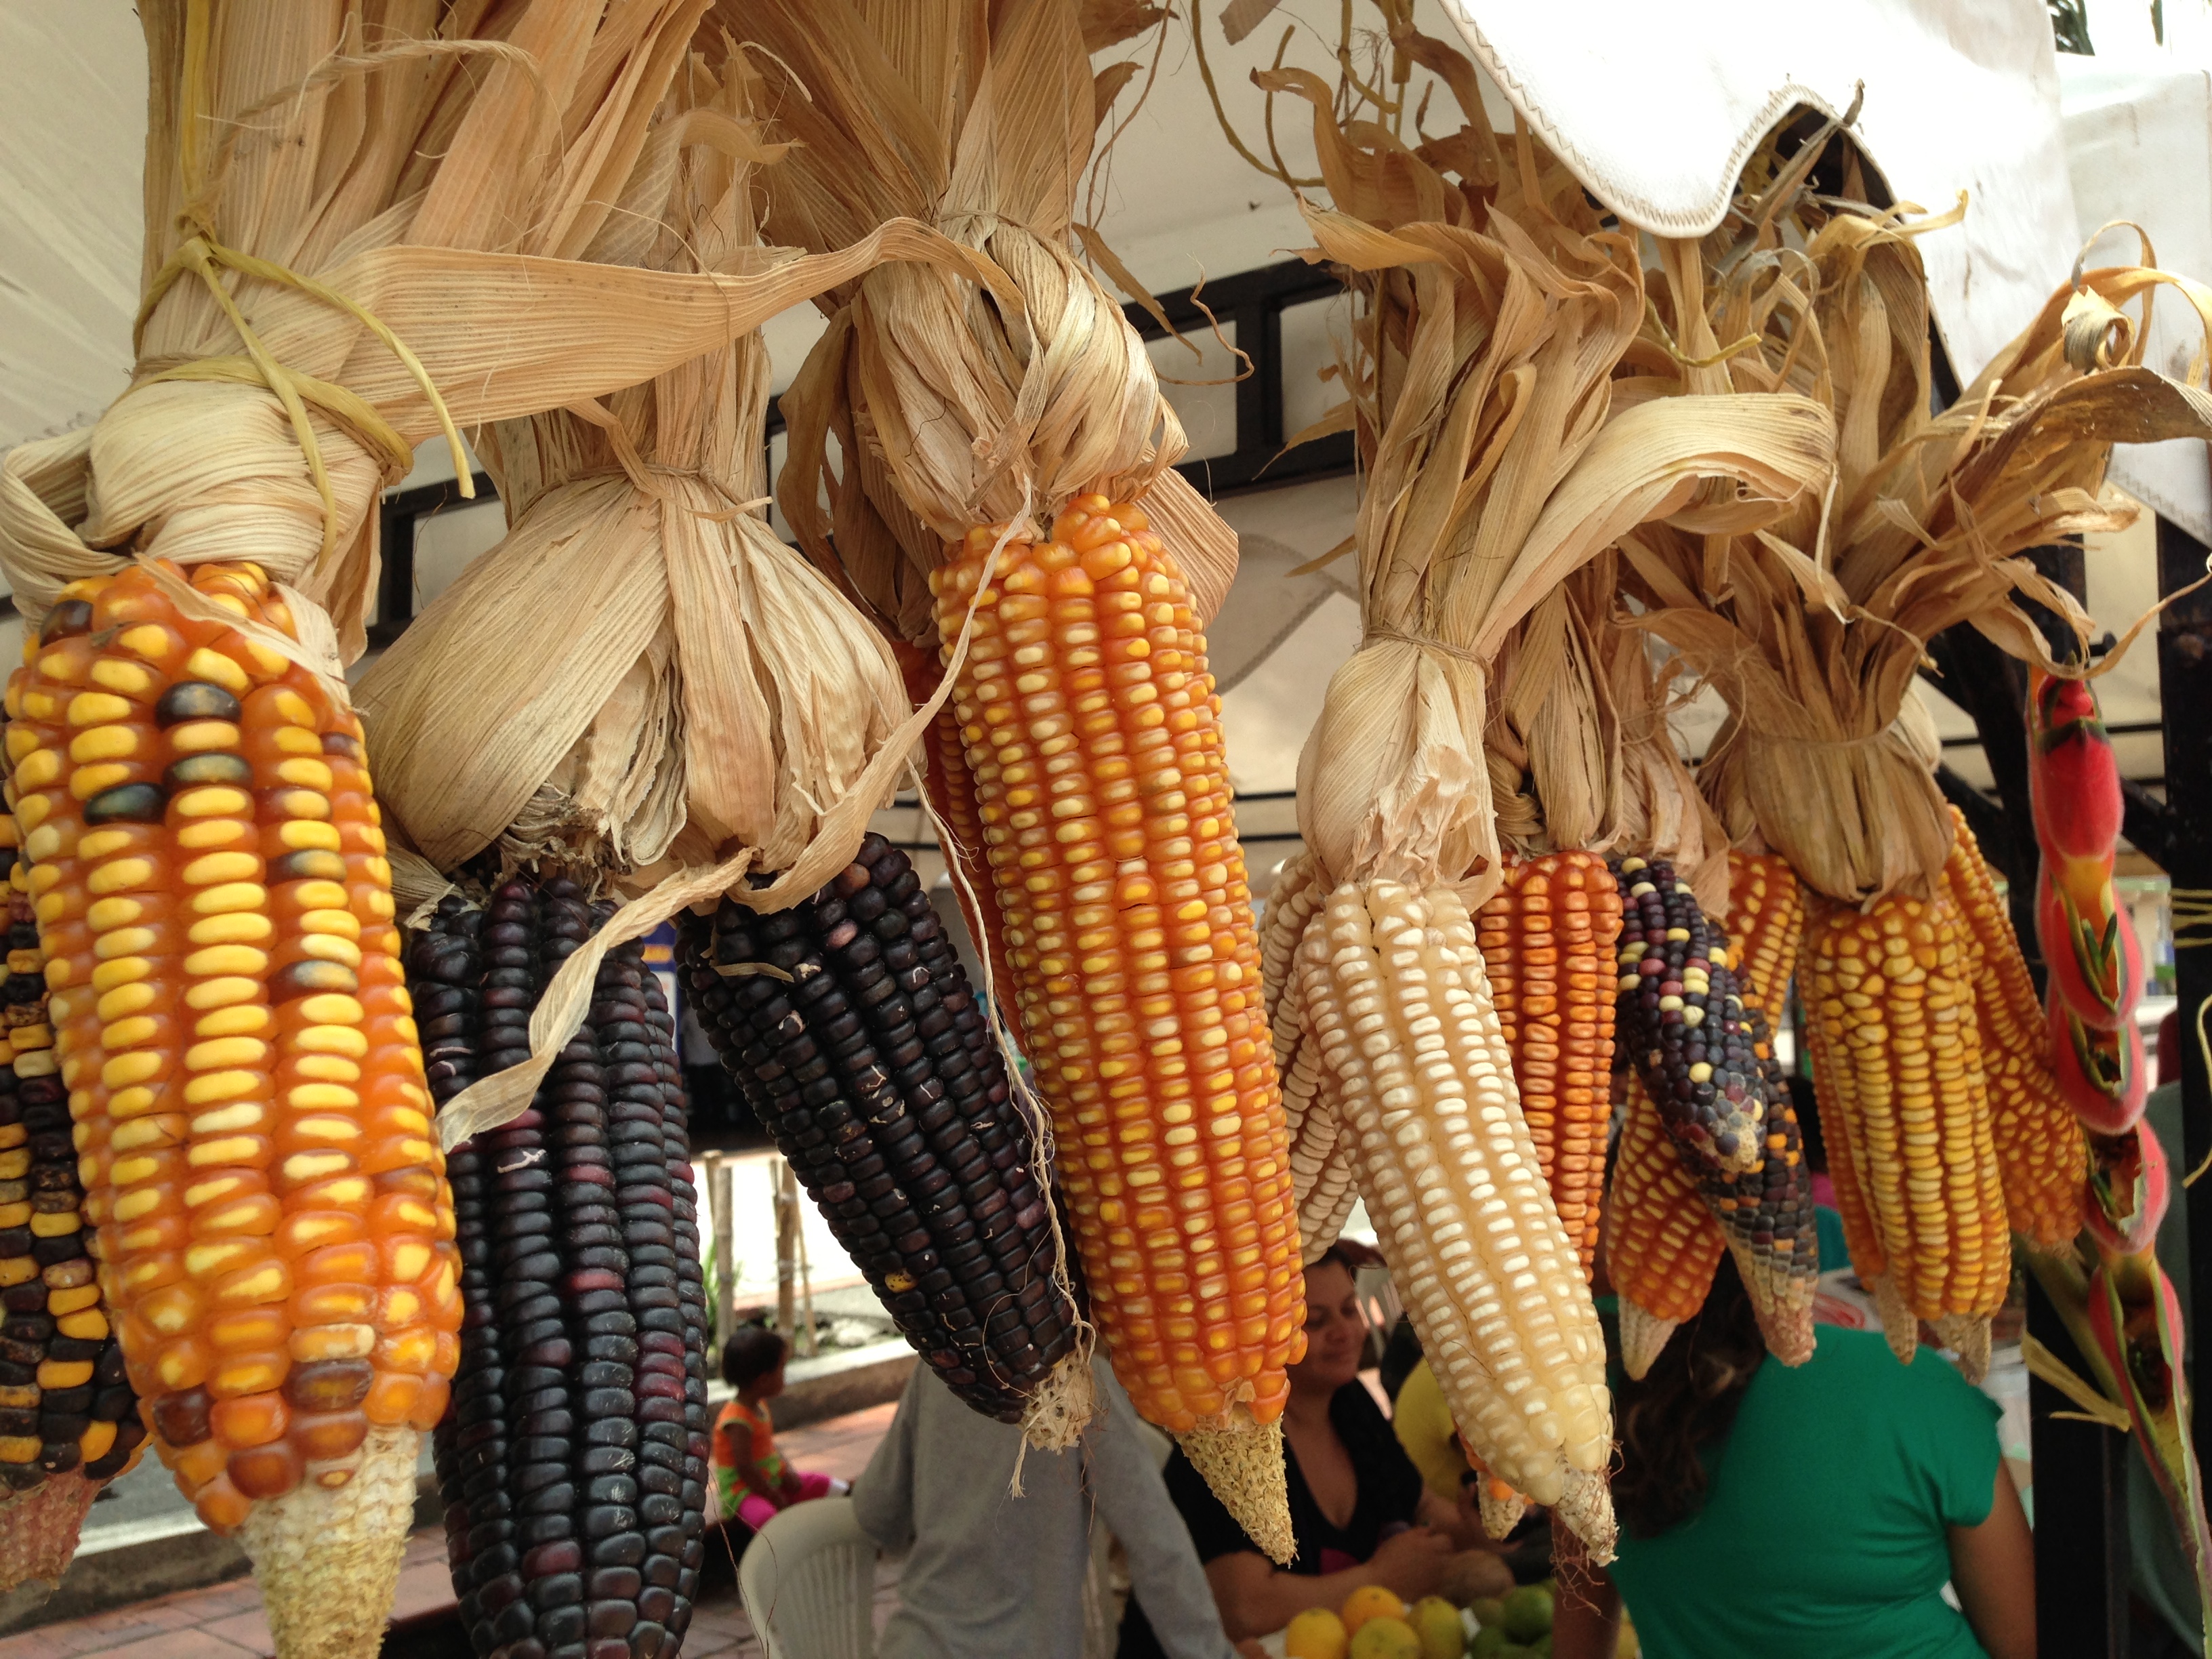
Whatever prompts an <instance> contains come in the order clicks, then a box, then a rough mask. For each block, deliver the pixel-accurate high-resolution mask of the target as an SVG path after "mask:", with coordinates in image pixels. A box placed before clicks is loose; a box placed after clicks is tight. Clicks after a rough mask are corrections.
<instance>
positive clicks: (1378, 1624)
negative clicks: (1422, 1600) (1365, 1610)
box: [1350, 1613, 1421, 1659]
mask: <svg viewBox="0 0 2212 1659" xmlns="http://www.w3.org/2000/svg"><path fill="white" fill-rule="evenodd" d="M1350 1659H1421V1638H1419V1637H1418V1636H1416V1635H1414V1634H1413V1626H1411V1625H1409V1624H1407V1622H1406V1621H1405V1620H1402V1619H1394V1618H1392V1617H1391V1616H1390V1615H1389V1613H1377V1614H1376V1616H1375V1617H1373V1618H1371V1619H1370V1620H1368V1621H1367V1622H1366V1623H1365V1624H1364V1625H1362V1626H1360V1627H1359V1633H1358V1635H1356V1636H1354V1637H1353V1638H1352V1651H1351V1655H1350Z"/></svg>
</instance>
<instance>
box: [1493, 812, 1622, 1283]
mask: <svg viewBox="0 0 2212 1659" xmlns="http://www.w3.org/2000/svg"><path fill="white" fill-rule="evenodd" d="M1475 927H1476V939H1477V941H1478V943H1479V945H1480V949H1481V951H1482V961H1483V966H1484V967H1485V968H1486V969H1488V971H1489V974H1490V989H1491V994H1492V995H1493V996H1495V997H1496V998H1497V1000H1498V1024H1500V1025H1501V1026H1502V1027H1503V1028H1504V1033H1505V1044H1506V1048H1508V1049H1509V1050H1510V1052H1511V1054H1512V1056H1513V1079H1514V1081H1515V1082H1516V1084H1518V1085H1520V1090H1521V1110H1522V1115H1523V1116H1525V1117H1526V1118H1527V1119H1528V1134H1529V1138H1530V1139H1533V1140H1534V1142H1535V1143H1536V1156H1537V1158H1539V1160H1541V1163H1542V1164H1543V1166H1544V1179H1545V1181H1546V1182H1547V1183H1549V1185H1550V1187H1551V1189H1552V1201H1553V1204H1554V1205H1555V1206H1558V1209H1559V1223H1560V1225H1562V1226H1564V1227H1565V1229H1566V1230H1567V1237H1568V1239H1569V1240H1570V1241H1571V1242H1572V1243H1574V1245H1575V1247H1576V1249H1577V1251H1578V1252H1579V1253H1580V1255H1581V1257H1582V1264H1583V1273H1584V1274H1585V1275H1587V1274H1588V1273H1589V1271H1590V1264H1591V1263H1592V1262H1593V1261H1595V1260H1596V1258H1597V1235H1598V1218H1599V1209H1600V1203H1599V1200H1600V1199H1601V1196H1602V1194H1603V1193H1604V1190H1605V1126H1606V1120H1607V1115H1608V1114H1609V1110H1610V1103H1609V1101H1608V1098H1607V1097H1608V1095H1609V1093H1610V1089H1611V1082H1612V1076H1613V996H1614V992H1613V981H1614V978H1615V969H1614V965H1613V951H1614V947H1615V945H1617V944H1618V942H1619V940H1620V889H1619V887H1618V886H1617V885H1616V884H1615V883H1614V881H1613V872H1612V871H1610V870H1608V869H1607V867H1606V863H1605V860H1604V859H1603V858H1601V857H1600V856H1599V855H1598V854H1595V853H1547V854H1543V855H1542V856H1541V857H1538V858H1533V859H1527V860H1516V861H1514V862H1512V863H1510V864H1508V865H1507V866H1506V870H1505V882H1504V885H1503V886H1501V887H1500V888H1499V889H1498V891H1497V892H1496V893H1495V894H1493V895H1492V896H1491V899H1490V901H1489V902H1488V903H1486V904H1485V905H1484V906H1483V907H1482V909H1481V911H1480V914H1479V915H1477V916H1476V918H1475Z"/></svg>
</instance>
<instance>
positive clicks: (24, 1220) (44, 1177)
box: [0, 640, 146, 1593]
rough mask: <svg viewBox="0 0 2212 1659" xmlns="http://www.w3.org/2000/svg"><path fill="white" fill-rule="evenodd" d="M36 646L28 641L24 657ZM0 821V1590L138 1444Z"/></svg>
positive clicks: (26, 920) (61, 1567)
mask: <svg viewBox="0 0 2212 1659" xmlns="http://www.w3.org/2000/svg"><path fill="white" fill-rule="evenodd" d="M39 649H40V641H36V640H33V641H29V643H28V647H27V654H29V655H31V656H32V657H33V658H35V656H36V654H37V653H38V651H39ZM20 847H21V838H20V835H19V832H18V831H17V829H16V827H15V819H14V818H13V817H9V816H0V848H6V849H7V850H6V852H5V854H4V856H5V857H6V859H7V860H8V865H9V881H8V886H9V890H8V909H9V925H8V976H7V980H6V982H5V983H4V985H0V1014H3V1015H4V1018H5V1020H6V1027H5V1030H6V1034H7V1042H8V1051H9V1063H8V1064H7V1066H5V1067H4V1068H0V1223H4V1224H5V1225H4V1229H0V1308H4V1310H5V1312H6V1318H5V1320H4V1321H0V1487H4V1490H0V1593H4V1592H5V1591H8V1590H12V1589H15V1586H16V1585H18V1584H20V1583H24V1582H25V1581H26V1580H28V1579H33V1578H37V1579H44V1580H46V1581H48V1582H49V1583H51V1582H52V1581H55V1580H58V1579H59V1578H60V1577H61V1576H62V1574H63V1572H64V1571H66V1570H67V1568H68V1566H69V1564H70V1557H71V1556H73V1555H75V1554H76V1543H77V1534H78V1533H79V1532H80V1531H81V1530H82V1528H83V1525H84V1517H85V1514H86V1512H87V1511H88V1510H90V1508H91V1507H92V1500H93V1499H94V1497H96V1496H97V1495H98V1494H99V1492H100V1487H101V1486H105V1485H106V1483H107V1482H108V1481H110V1480H113V1479H114V1478H115V1477H116V1476H117V1475H118V1474H122V1473H123V1472H124V1471H125V1469H127V1468H130V1467H131V1465H133V1464H135V1463H136V1462H137V1460H138V1455H139V1451H140V1447H141V1444H142V1443H143V1441H144V1439H145V1437H146V1430H145V1425H143V1424H142V1423H141V1422H140V1421H139V1419H138V1402H137V1395H135V1394H134V1393H133V1392H132V1391H131V1385H130V1382H129V1380H128V1378H127V1376H125V1368H124V1358H123V1350H122V1348H121V1347H120V1346H118V1343H117V1342H116V1340H115V1338H114V1336H113V1334H112V1331H111V1329H110V1324H109V1320H108V1316H107V1309H106V1298H105V1297H103V1296H102V1294H101V1292H100V1286H99V1285H98V1284H97V1282H96V1277H97V1274H96V1268H95V1258H96V1253H97V1248H98V1246H97V1241H96V1237H95V1236H94V1234H91V1233H88V1232H87V1231H84V1225H83V1212H84V1188H83V1187H82V1184H81V1183H80V1182H79V1181H78V1178H77V1167H76V1147H75V1145H74V1143H73V1141H72V1139H71V1136H70V1115H69V1106H68V1100H67V1095H68V1091H67V1090H66V1089H65V1088H64V1085H63V1083H62V1080H61V1077H60V1075H59V1070H58V1065H57V1062H56V1059H55V1054H54V1036H53V1027H52V1024H51V1022H50V1020H49V1018H48V1012H47V1001H48V993H47V990H46V958H45V957H44V955H43V954H42V953H41V952H40V949H39V929H38V925H37V921H36V919H35V917H34V915H33V910H32V902H31V866H30V863H29V861H28V860H27V859H26V858H24V857H23V856H22V855H21V852H20V850H19V849H20Z"/></svg>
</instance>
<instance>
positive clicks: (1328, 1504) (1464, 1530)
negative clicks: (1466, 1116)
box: [1121, 1246, 1513, 1659]
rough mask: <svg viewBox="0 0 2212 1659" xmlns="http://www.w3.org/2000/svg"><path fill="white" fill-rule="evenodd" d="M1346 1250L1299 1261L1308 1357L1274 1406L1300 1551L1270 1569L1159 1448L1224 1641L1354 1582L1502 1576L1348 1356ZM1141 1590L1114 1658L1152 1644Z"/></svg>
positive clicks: (1475, 1583) (1191, 1474) (1432, 1586)
mask: <svg viewBox="0 0 2212 1659" xmlns="http://www.w3.org/2000/svg"><path fill="white" fill-rule="evenodd" d="M1352 1267H1353V1263H1352V1255H1351V1254H1350V1253H1349V1251H1347V1250H1346V1249H1344V1248H1343V1247H1341V1246H1332V1247H1331V1248H1330V1249H1328V1250H1327V1251H1326V1252H1324V1253H1323V1254H1322V1256H1321V1258H1320V1259H1319V1260H1318V1261H1315V1262H1314V1263H1313V1265H1312V1266H1310V1267H1308V1268H1307V1269H1306V1355H1305V1358H1304V1359H1302V1360H1300V1361H1299V1362H1298V1363H1297V1364H1295V1365H1293V1366H1291V1368H1290V1381H1291V1397H1290V1402H1289V1404H1287V1405H1286V1406H1285V1407H1284V1408H1283V1473H1284V1474H1285V1478H1286V1480H1287V1481H1288V1484H1289V1486H1290V1500H1291V1533H1292V1534H1293V1536H1294V1537H1295V1538H1296V1540H1297V1547H1298V1553H1297V1559H1294V1560H1293V1561H1292V1562H1291V1565H1289V1566H1288V1567H1283V1568H1278V1567H1277V1566H1275V1565H1274V1564H1273V1562H1271V1561H1269V1560H1268V1559H1267V1557H1266V1556H1265V1555H1263V1554H1262V1553H1261V1551H1260V1547H1259V1546H1258V1545H1256V1544H1255V1543H1254V1542H1253V1541H1251V1540H1250V1539H1249V1538H1248V1537H1247V1536H1246V1535H1245V1534H1244V1529H1243V1528H1242V1527H1240V1526H1238V1525H1237V1522H1235V1521H1233V1520H1231V1518H1230V1515H1229V1511H1228V1510H1225V1509H1224V1508H1223V1507H1222V1505H1221V1501H1220V1500H1219V1499H1218V1498H1216V1497H1214V1495H1213V1494H1212V1492H1210V1491H1208V1490H1207V1488H1206V1482H1205V1480H1203V1479H1201V1478H1200V1475H1199V1473H1198V1471H1197V1470H1196V1469H1194V1468H1192V1467H1191V1465H1190V1462H1189V1461H1188V1459H1186V1458H1185V1457H1184V1456H1183V1455H1182V1453H1181V1452H1179V1451H1178V1452H1176V1454H1175V1455H1173V1456H1172V1457H1170V1459H1169V1460H1168V1466H1167V1470H1166V1476H1167V1485H1168V1495H1169V1496H1170V1498H1173V1499H1174V1500H1175V1505H1176V1509H1177V1510H1180V1511H1181V1512H1182V1518H1183V1523H1184V1524H1185V1525H1186V1526H1188V1528H1190V1538H1191V1542H1192V1543H1193V1544H1194V1545H1195V1546H1196V1547H1197V1550H1198V1559H1199V1560H1200V1561H1201V1562H1202V1563H1204V1564H1205V1567H1206V1579H1207V1581H1208V1583H1211V1584H1212V1588H1213V1599H1214V1601H1215V1603H1216V1604H1217V1605H1218V1607H1220V1609H1221V1623H1222V1626H1223V1627H1224V1628H1225V1630H1227V1632H1229V1637H1230V1639H1231V1641H1238V1642H1241V1641H1244V1640H1247V1639H1249V1638H1255V1637H1260V1636H1266V1635H1267V1634H1269V1633H1270V1632H1274V1631H1279V1630H1280V1629H1282V1628H1283V1626H1285V1625H1287V1624H1289V1623H1290V1622H1291V1619H1292V1618H1294V1617H1295V1616H1296V1615H1297V1614H1298V1613H1303V1612H1304V1611H1305V1610H1306V1609H1307V1608H1308V1607H1339V1606H1340V1605H1342V1603H1343V1601H1344V1599H1345V1597H1346V1596H1347V1595H1351V1594H1352V1591H1353V1590H1355V1589H1358V1588H1359V1587H1360V1586H1361V1585H1363V1584H1380V1585H1383V1587H1384V1588H1386V1589H1390V1590H1392V1591H1395V1593H1396V1594H1397V1595H1401V1596H1402V1597H1404V1598H1405V1599H1406V1600H1407V1601H1415V1600H1418V1599H1419V1597H1421V1596H1424V1595H1430V1594H1431V1593H1432V1592H1434V1591H1435V1590H1436V1589H1437V1587H1438V1586H1439V1585H1440V1584H1443V1583H1447V1582H1449V1583H1451V1584H1452V1586H1453V1588H1454V1589H1456V1590H1458V1591H1459V1592H1461V1593H1462V1595H1465V1596H1468V1597H1472V1596H1476V1595H1499V1594H1502V1593H1504V1591H1505V1590H1508V1589H1511V1588H1512V1583H1513V1576H1512V1574H1511V1572H1510V1571H1508V1570H1507V1569H1506V1568H1505V1566H1504V1564H1503V1563H1501V1562H1500V1561H1499V1560H1498V1558H1497V1557H1496V1556H1495V1555H1492V1554H1490V1553H1487V1552H1485V1551H1478V1550H1468V1551H1465V1552H1462V1553H1455V1550H1458V1549H1459V1547H1460V1546H1462V1544H1467V1543H1472V1542H1474V1541H1476V1540H1479V1539H1480V1535H1481V1531H1480V1523H1479V1522H1476V1521H1475V1520H1474V1516H1473V1515H1472V1514H1471V1512H1469V1506H1468V1505H1466V1504H1462V1506H1460V1507H1458V1508H1455V1506H1454V1505H1453V1504H1451V1503H1450V1502H1449V1501H1448V1500H1446V1499H1443V1498H1438V1497H1437V1495H1436V1494H1435V1493H1433V1492H1429V1491H1427V1490H1426V1489H1425V1487H1424V1486H1422V1484H1421V1475H1420V1472H1419V1470H1418V1469H1416V1468H1414V1467H1413V1461H1412V1460H1411V1459H1410V1458H1408V1457H1407V1455H1406V1453H1405V1449H1404V1448H1402V1447H1401V1446H1400V1445H1399V1444H1398V1442H1397V1440H1396V1439H1395V1437H1393V1436H1392V1435H1391V1432H1390V1421H1389V1419H1388V1418H1386V1417H1384V1416H1383V1411H1382V1408H1381V1407H1378V1406H1377V1405H1376V1403H1375V1398H1374V1396H1373V1395H1370V1394H1369V1393H1368V1391H1367V1385H1366V1384H1365V1383H1362V1382H1361V1381H1360V1380H1359V1365H1360V1361H1361V1358H1362V1357H1363V1355H1364V1351H1365V1348H1366V1344H1367V1329H1368V1327H1367V1316H1366V1315H1365V1313H1364V1312H1363V1311H1362V1310H1361V1308H1360V1305H1359V1294H1358V1288H1357V1286H1356V1285H1354V1283H1353V1280H1352ZM1142 1602H1143V1597H1142V1595H1139V1596H1138V1597H1137V1598H1136V1599H1134V1600H1133V1601H1132V1602H1131V1603H1130V1607H1129V1610H1128V1613H1127V1615H1126V1616H1125V1617H1124V1619H1123V1620H1122V1623H1121V1659H1152V1656H1154V1655H1156V1654H1158V1652H1159V1649H1158V1646H1157V1644H1155V1643H1154V1642H1153V1639H1152V1628H1151V1626H1150V1625H1149V1624H1147V1623H1146V1620H1145V1617H1144V1614H1143V1611H1142Z"/></svg>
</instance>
